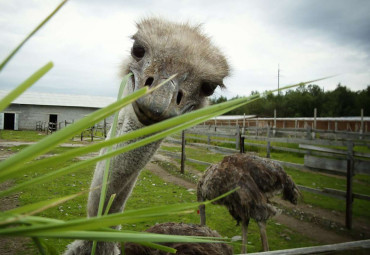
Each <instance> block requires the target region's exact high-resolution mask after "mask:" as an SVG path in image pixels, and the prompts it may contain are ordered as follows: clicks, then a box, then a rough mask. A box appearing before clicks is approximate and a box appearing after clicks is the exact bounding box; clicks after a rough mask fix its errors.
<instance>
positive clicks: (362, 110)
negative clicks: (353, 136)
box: [360, 108, 364, 139]
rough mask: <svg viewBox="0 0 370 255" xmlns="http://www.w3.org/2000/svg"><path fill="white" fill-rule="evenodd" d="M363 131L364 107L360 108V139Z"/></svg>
mask: <svg viewBox="0 0 370 255" xmlns="http://www.w3.org/2000/svg"><path fill="white" fill-rule="evenodd" d="M363 133H364V109H363V108H361V126H360V139H362V138H363V137H362V134H363Z"/></svg>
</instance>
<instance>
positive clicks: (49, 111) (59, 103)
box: [0, 90, 116, 130]
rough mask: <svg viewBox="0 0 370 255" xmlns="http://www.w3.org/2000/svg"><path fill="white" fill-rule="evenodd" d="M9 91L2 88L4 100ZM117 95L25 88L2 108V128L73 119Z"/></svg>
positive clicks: (24, 126) (96, 108)
mask: <svg viewBox="0 0 370 255" xmlns="http://www.w3.org/2000/svg"><path fill="white" fill-rule="evenodd" d="M8 93H9V91H5V90H0V100H1V99H2V98H4V97H5V96H6V95H7V94H8ZM115 100H116V99H115V98H113V97H102V96H87V95H68V94H55V93H38V92H25V93H23V94H22V95H21V96H19V97H18V98H17V99H15V100H14V101H13V102H12V103H11V105H9V106H8V107H7V108H6V109H5V110H3V111H1V112H0V129H10V130H35V128H36V123H37V122H43V123H49V122H52V123H56V124H57V125H58V126H59V127H60V126H61V124H62V123H65V121H68V122H73V121H76V120H79V119H81V118H83V117H84V116H86V115H88V114H90V113H92V112H94V111H96V110H98V109H100V108H103V107H105V106H107V105H109V104H111V103H113V102H114V101H115Z"/></svg>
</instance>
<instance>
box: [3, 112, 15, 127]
mask: <svg viewBox="0 0 370 255" xmlns="http://www.w3.org/2000/svg"><path fill="white" fill-rule="evenodd" d="M14 124H15V113H4V129H7V130H14V127H15V125H14Z"/></svg>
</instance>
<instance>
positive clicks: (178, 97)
mask: <svg viewBox="0 0 370 255" xmlns="http://www.w3.org/2000/svg"><path fill="white" fill-rule="evenodd" d="M182 96H183V94H182V91H181V90H179V92H177V98H176V103H177V105H179V104H180V103H181V99H182Z"/></svg>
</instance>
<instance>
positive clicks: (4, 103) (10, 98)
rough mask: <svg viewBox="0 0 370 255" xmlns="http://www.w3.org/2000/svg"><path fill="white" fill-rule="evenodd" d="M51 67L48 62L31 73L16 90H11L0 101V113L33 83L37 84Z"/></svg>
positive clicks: (51, 64) (51, 63)
mask: <svg viewBox="0 0 370 255" xmlns="http://www.w3.org/2000/svg"><path fill="white" fill-rule="evenodd" d="M52 67H53V62H49V63H47V64H46V65H44V66H43V67H41V68H40V69H39V70H37V71H36V72H35V73H33V74H32V75H31V76H30V77H29V78H28V79H27V80H25V81H24V82H22V83H21V84H20V85H19V86H18V87H17V88H15V89H14V90H12V91H11V92H10V93H9V94H8V95H6V96H5V97H4V98H3V99H1V101H0V111H2V110H4V109H5V108H6V107H8V106H9V105H10V104H11V102H13V101H14V99H16V98H17V97H18V96H19V95H21V94H22V93H23V92H24V91H25V90H26V89H28V88H29V87H31V86H32V85H33V84H34V83H35V82H37V81H38V80H39V79H40V78H41V77H42V76H43V75H45V74H46V73H47V72H48V71H49V70H50V69H51V68H52Z"/></svg>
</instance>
